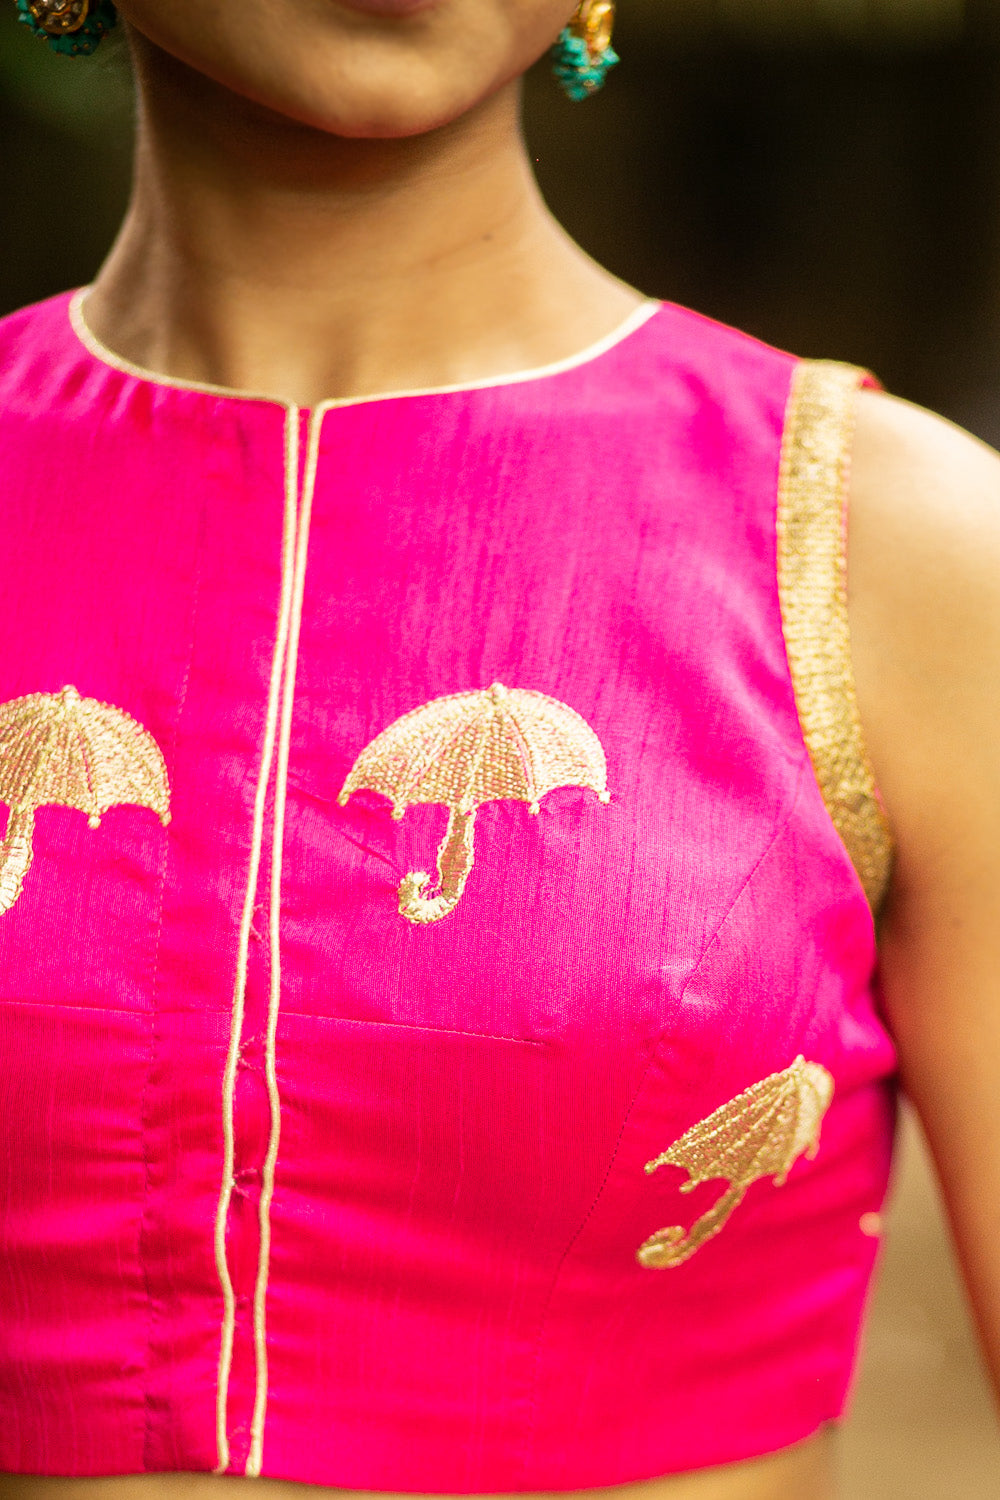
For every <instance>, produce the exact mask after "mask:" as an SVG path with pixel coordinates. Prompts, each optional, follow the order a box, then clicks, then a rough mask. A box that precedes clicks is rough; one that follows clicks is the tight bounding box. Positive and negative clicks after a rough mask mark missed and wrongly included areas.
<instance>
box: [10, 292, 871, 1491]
mask: <svg viewBox="0 0 1000 1500" xmlns="http://www.w3.org/2000/svg"><path fill="white" fill-rule="evenodd" d="M863 378H864V377H863V376H862V375H860V374H859V372H857V371H855V370H853V369H849V368H846V367H843V366H837V365H824V364H809V363H800V362H797V361H795V360H794V359H792V358H791V357H789V356H787V355H785V354H782V353H778V352H776V351H775V350H773V349H770V348H767V347H765V346H763V345H762V344H760V343H757V342H755V341H754V340H752V339H750V338H747V337H744V336H743V335H741V334H738V333H735V332H733V331H731V330H729V329H726V328H723V327H720V326H718V325H716V324H714V323H712V322H709V321H707V320H705V319H703V318H700V317H698V316H695V315H694V314H692V313H689V312H686V311H684V310H682V309H680V308H677V307H674V306H670V305H659V304H657V305H652V304H650V305H648V306H646V307H644V308H642V309H640V311H639V312H638V313H636V314H635V315H634V316H633V317H632V318H630V320H629V321H628V323H627V324H626V325H625V326H624V327H622V328H621V329H619V330H618V332H617V333H616V334H615V335H614V336H612V337H611V338H609V339H607V340H605V341H604V342H603V343H602V344H600V345H598V346H595V347H593V348H591V349H589V350H587V351H585V352H584V353H583V354H581V355H580V356H578V357H577V358H575V359H570V360H567V361H565V362H563V363H562V364H559V365H553V366H550V367H548V368H545V369H540V370H534V371H528V372H525V373H524V374H521V375H518V376H514V377H504V378H501V379H498V380H494V381H490V382H482V383H478V384H474V385H471V386H467V387H463V388H460V389H459V388H454V389H442V390H436V391H426V392H414V393H406V394H401V395H392V396H386V397H381V398H372V399H362V400H351V401H340V402H336V401H334V402H328V403H325V404H324V405H323V406H321V407H319V408H317V409H316V410H315V411H314V412H312V413H308V412H304V411H298V410H296V409H295V408H292V407H285V406H282V405H281V404H279V403H277V402H275V401H271V400H266V399H255V398H254V397H252V396H245V395H239V394H237V393H233V392H225V391H219V390H215V389H213V388H211V387H199V386H195V385H190V384H185V383H183V382H181V381H174V382H170V381H166V380H162V379H158V378H156V377H155V376H152V375H150V374H148V373H147V372H144V371H141V370H137V369H134V368H132V367H130V366H129V365H127V364H125V363H123V362H122V361H120V360H117V359H116V358H115V357H114V356H113V355H112V354H110V353H109V352H108V351H107V350H105V349H103V348H102V347H101V346H100V345H98V344H97V343H96V341H95V340H94V339H93V337H92V336H91V335H90V334H89V333H88V331H87V329H86V326H85V324H84V321H83V314H82V310H81V298H80V297H79V296H78V297H77V298H76V299H74V300H73V301H72V302H71V299H69V298H68V297H58V298H56V299H54V300H52V301H50V302H47V303H44V304H42V305H40V306H36V307H33V308H28V309H26V310H25V311H23V312H20V313H18V314H16V315H14V316H13V317H10V318H8V319H6V320H5V321H4V322H2V323H0V478H2V494H3V507H4V525H3V545H2V548H0V585H2V592H0V598H2V601H3V609H2V612H0V802H2V804H3V806H2V809H0V829H5V830H6V832H5V834H4V837H3V842H2V844H0V1064H2V1066H0V1117H2V1119H3V1122H4V1130H3V1139H2V1144H0V1470H4V1471H9V1472H13V1473H25V1474H29V1473H30V1474H49V1475H97V1474H130V1473H140V1472H145V1471H165V1470H195V1471H197V1470H218V1471H225V1472H229V1473H247V1474H258V1473H260V1474H265V1475H270V1476H274V1477H276V1478H281V1479H290V1480H299V1481H306V1482H311V1483H318V1484H326V1485H334V1486H339V1487H345V1488H353V1489H361V1490H392V1491H418V1492H487V1491H516V1490H549V1489H551V1490H561V1489H576V1488H585V1487H591V1486H603V1485H614V1484H618V1483H621V1482H624V1481H628V1480H638V1479H643V1478H647V1477H650V1476H654V1475H661V1474H667V1473H674V1472H678V1471H683V1470H690V1469H696V1468H701V1467H706V1466H710V1465H715V1464H721V1463H726V1462H729V1461H733V1460H738V1459H743V1458H747V1457H750V1456H752V1455H756V1454H762V1453H765V1452H768V1451H771V1450H774V1449H777V1448H780V1447H782V1446H783V1445H785V1444H789V1443H792V1442H794V1441H796V1440H798V1439H801V1438H804V1437H805V1436H807V1435H808V1434H810V1433H812V1432H813V1431H814V1430H816V1429H817V1428H818V1427H819V1426H820V1425H821V1424H823V1423H825V1422H826V1421H828V1420H830V1419H833V1418H836V1417H837V1416H838V1415H839V1414H840V1413H841V1411H842V1409H843V1407H844V1403H845V1399H846V1393H847V1391H848V1387H849V1383H850V1379H851V1371H852V1366H853V1362H854V1357H855V1348H856V1343H857V1336H858V1328H859V1322H860V1319H861V1315H862V1310H863V1305H864V1302H865V1298H866V1292H867V1288H868V1285H869V1279H870V1275H871V1271H872V1266H873V1262H874V1260H875V1258H876V1253H877V1233H878V1219H877V1216H878V1213H879V1210H880V1209H881V1206H882V1201H883V1196H884V1192H885V1188H886V1180H887V1172H888V1167H889V1158H890V1147H891V1136H892V1122H893V1075H894V1067H895V1062H894V1052H893V1047H892V1044H891V1041H890V1038H889V1036H888V1035H887V1032H886V1029H885V1026H884V1024H883V1020H882V1017H881V1014H880V1010H879V1002H878V989H877V968H876V946H875V925H874V920H873V909H875V908H877V904H878V900H879V897H880V895H881V892H882V890H883V888H884V886H885V880H886V876H887V873H888V865H889V857H890V852H891V849H890V840H889V833H888V829H887V826H886V821H885V816H884V813H883V811H882V807H881V804H880V801H879V798H878V794H877V791H876V788H875V785H874V780H873V777H872V773H871V767H870V764H869V761H868V759H867V756H866V753H865V748H864V743H863V738H862V732H861V727H860V723H859V720H858V716H857V709H856V703H855V699H854V690H853V685H852V679H851V670H850V652H849V641H848V636H847V615H846V605H845V596H844V577H843V572H844V546H843V534H844V503H843V494H844V477H845V474H846V466H847V460H848V455H849V451H850V440H851V426H852V419H853V410H854V405H855V396H856V391H857V388H858V386H859V384H860V383H861V382H862V380H863Z"/></svg>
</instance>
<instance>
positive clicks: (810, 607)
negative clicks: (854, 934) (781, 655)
mask: <svg viewBox="0 0 1000 1500" xmlns="http://www.w3.org/2000/svg"><path fill="white" fill-rule="evenodd" d="M866 378H867V376H866V374H865V372H864V371H863V370H859V369H856V368H855V367H854V366H852V365H843V364H836V363H833V362H829V361H820V360H806V361H803V362H802V363H801V364H799V365H798V366H797V367H796V369H795V372H794V375H793V378H792V386H791V392H790V394H789V400H788V408H787V412H786V417H785V434H784V439H783V442H782V450H781V465H780V471H779V479H778V507H777V541H778V596H779V600H780V604H781V617H782V623H783V627H784V635H785V649H786V652H787V656H788V663H789V667H790V669H791V676H792V686H793V689H794V692H795V702H796V707H797V709H798V715H799V723H800V725H801V728H802V734H803V738H804V740H805V743H806V748H807V750H808V752H809V758H810V760H811V762H812V766H813V771H814V772H815V775H816V780H817V782H818V783H819V789H820V792H821V793H822V797H823V801H824V803H825V804H826V808H827V811H828V812H829V814H830V817H831V818H832V820H833V823H834V826H835V827H836V829H837V832H838V833H839V835H840V837H841V840H842V841H843V843H844V846H845V847H846V849H847V852H848V854H849V856H850V859H851V863H852V864H853V865H854V868H855V870H856V871H857V873H858V877H859V879H860V881H861V884H862V886H863V887H864V892H865V895H866V896H867V898H868V904H869V906H870V907H871V909H872V912H873V913H874V914H875V915H877V914H878V911H879V907H880V906H881V903H882V900H883V898H884V896H885V892H886V888H887V886H888V883H889V876H890V873H891V868H892V858H893V838H892V831H891V829H890V826H889V821H888V818H887V816H886V812H885V807H884V805H883V802H882V799H881V797H880V796H879V792H878V787H877V784H876V780H875V772H874V769H873V767H872V763H871V760H870V758H869V755H868V750H867V747H866V744H865V736H864V729H863V727H862V723H861V715H860V712H859V709H858V699H857V692H856V689H855V682H854V668H853V664H852V660H851V640H850V628H849V624H848V612H847V494H848V478H849V473H850V460H851V447H852V442H853V438H854V427H855V418H856V410H857V399H858V392H859V390H860V388H861V386H862V384H863V383H864V381H865V380H866Z"/></svg>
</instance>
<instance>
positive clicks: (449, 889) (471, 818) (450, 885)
mask: <svg viewBox="0 0 1000 1500" xmlns="http://www.w3.org/2000/svg"><path fill="white" fill-rule="evenodd" d="M475 822H476V809H475V808H472V809H471V811H469V812H461V811H460V810H459V809H458V808H456V807H452V808H449V810H448V829H447V832H446V833H445V836H444V839H443V840H442V843H441V847H440V848H439V849H438V857H437V877H438V878H437V884H438V891H437V893H436V894H428V888H429V886H430V883H431V877H430V876H429V875H428V874H427V872H426V871H425V870H411V872H410V873H409V875H404V876H403V879H402V880H401V881H400V885H399V910H400V914H401V916H404V917H405V918H406V920H407V921H408V922H416V923H418V924H420V925H422V926H423V925H426V924H427V923H429V922H438V921H440V920H441V918H442V917H446V916H447V915H448V913H449V912H450V911H453V910H454V908H455V907H456V906H457V905H458V903H459V901H460V900H461V897H462V892H463V891H464V890H465V882H466V881H467V880H468V878H469V872H470V871H471V869H472V865H473V860H474V858H475V854H474V850H473V836H474V829H475Z"/></svg>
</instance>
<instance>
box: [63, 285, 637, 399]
mask: <svg viewBox="0 0 1000 1500" xmlns="http://www.w3.org/2000/svg"><path fill="white" fill-rule="evenodd" d="M90 291H91V288H90V287H89V286H85V287H81V288H80V290H79V291H78V292H76V293H74V296H73V299H72V301H71V302H70V305H69V318H70V323H71V325H72V327H73V331H74V333H75V334H76V336H77V338H78V339H79V340H80V342H81V344H82V345H83V346H84V348H85V349H86V350H87V353H88V354H92V355H93V357H94V358H95V359H96V360H99V361H100V362H101V364H104V365H109V366H110V367H111V369H112V370H120V371H121V372H122V374H124V375H132V376H134V377H135V379H137V380H145V381H147V382H148V383H149V384H150V385H161V386H165V387H166V388H167V389H168V390H178V391H199V392H200V393H201V394H202V395H206V396H222V397H227V398H229V399H230V400H234V401H266V402H269V403H270V404H271V405H272V406H281V407H284V409H285V410H286V411H291V410H293V408H292V406H291V405H290V404H289V403H288V402H287V401H282V400H281V398H280V396H263V395H260V394H259V393H257V392H255V391H240V390H236V389H234V388H233V387H230V386H225V385H211V384H210V383H208V382H207V381H200V380H182V379H177V380H173V379H167V377H166V376H164V375H157V373H156V372H155V370H147V369H146V368H145V367H144V366H142V365H136V364H132V362H131V361H130V360H127V359H122V357H121V356H120V355H118V354H115V353H114V352H113V350H111V349H108V348H107V347H106V345H104V344H102V343H101V341H100V339H99V338H98V337H97V335H96V334H95V333H94V332H93V331H92V329H91V328H90V327H89V325H88V323H87V320H86V317H85V316H84V311H83V305H84V303H85V301H86V300H87V296H88V294H89V293H90ZM663 305H664V304H663V303H662V302H658V301H656V300H655V299H653V298H647V300H646V301H644V302H641V303H640V304H639V306H638V307H636V308H634V309H633V311H632V312H630V313H629V315H628V317H627V318H626V319H625V320H624V322H622V323H619V325H618V327H617V328H613V329H612V330H611V332H610V333H607V334H605V335H604V337H603V338H601V339H598V340H597V341H596V342H595V343H593V344H588V345H587V347H586V348H585V349H580V350H578V352H577V353H576V354H570V355H568V356H567V357H566V358H565V359H558V360H554V361H553V362H552V363H551V364H548V365H536V366H535V367H534V368H533V369H527V370H517V371H515V372H514V373H512V374H510V375H492V376H487V377H485V378H484V379H483V380H468V381H464V382H463V381H459V382H458V383H457V384H455V385H428V386H414V387H413V388H412V389H410V390H402V391H373V392H372V393H371V394H370V395H367V396H342V397H339V398H337V399H332V400H328V401H324V402H323V403H322V404H321V405H320V406H317V407H316V411H315V415H318V414H319V413H320V412H328V411H337V410H340V409H342V408H343V407H346V406H364V405H366V404H368V403H371V402H377V401H402V400H404V399H406V398H407V397H413V396H455V395H459V394H461V392H463V391H489V390H493V388H494V387H500V386H505V385H524V384H526V383H527V382H528V381H532V380H545V379H547V378H548V377H549V376H550V375H562V374H564V373H565V372H566V371H568V370H575V369H577V368H578V367H579V366H580V365H588V364H590V363H591V361H592V360H595V359H599V358H600V357H601V355H602V354H608V353H609V352H610V351H611V350H612V349H614V348H615V346H616V345H617V344H621V343H623V342H624V341H625V340H626V339H627V338H629V337H630V335H631V334H633V333H637V332H638V330H639V329H640V328H641V327H642V326H643V324H645V323H648V322H649V320H650V318H652V317H653V315H654V314H655V313H657V312H659V310H660V308H661V307H662V306H663Z"/></svg>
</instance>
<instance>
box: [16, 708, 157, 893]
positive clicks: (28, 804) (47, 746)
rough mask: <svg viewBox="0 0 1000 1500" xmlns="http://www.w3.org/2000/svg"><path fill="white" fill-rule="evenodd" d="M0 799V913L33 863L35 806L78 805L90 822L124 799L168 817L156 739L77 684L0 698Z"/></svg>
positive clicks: (92, 826)
mask: <svg viewBox="0 0 1000 1500" xmlns="http://www.w3.org/2000/svg"><path fill="white" fill-rule="evenodd" d="M0 801H3V802H6V803H7V805H8V806H9V808H10V814H9V816H8V819H7V832H6V834H5V836H4V839H3V841H2V842H0V913H2V912H5V911H9V909H10V908H11V907H12V906H13V905H14V902H15V901H16V900H17V898H18V896H19V895H20V894H21V891H22V889H23V886H24V880H25V877H26V875H27V873H28V870H29V869H30V867H31V858H32V853H33V850H32V840H33V835H34V827H35V810H36V808H39V807H50V806H56V807H73V808H76V809H77V810H78V811H79V812H82V813H85V814H86V815H87V820H88V822H89V823H90V826H91V828H96V827H97V825H98V824H99V823H100V821H101V818H102V817H103V815H104V814H105V813H106V812H107V810H108V808H109V807H115V806H117V805H118V804H119V803H131V804H134V805H136V806H139V807H148V808H151V809H152V811H153V812H155V813H156V815H157V816H158V817H159V819H160V821H161V822H162V823H163V824H164V825H165V824H167V823H168V822H169V821H170V789H169V785H168V782H167V772H166V767H165V766H164V764H163V757H162V755H161V754H160V751H159V748H158V746H157V744H156V741H155V740H154V739H153V738H152V736H151V735H150V734H148V733H147V732H146V730H145V729H143V728H142V726H141V725H139V724H137V723H136V722H135V720H134V719H132V718H130V717H129V715H128V714H127V713H124V712H123V711H122V710H121V709H120V708H112V707H111V706H110V705H109V704H107V703H98V702H97V701H96V699H94V698H81V697H80V694H79V693H78V692H77V690H76V688H73V687H65V688H63V690H62V692H61V693H29V694H28V696H27V697H24V698H13V699H11V701H10V702H8V703H4V704H0Z"/></svg>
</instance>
